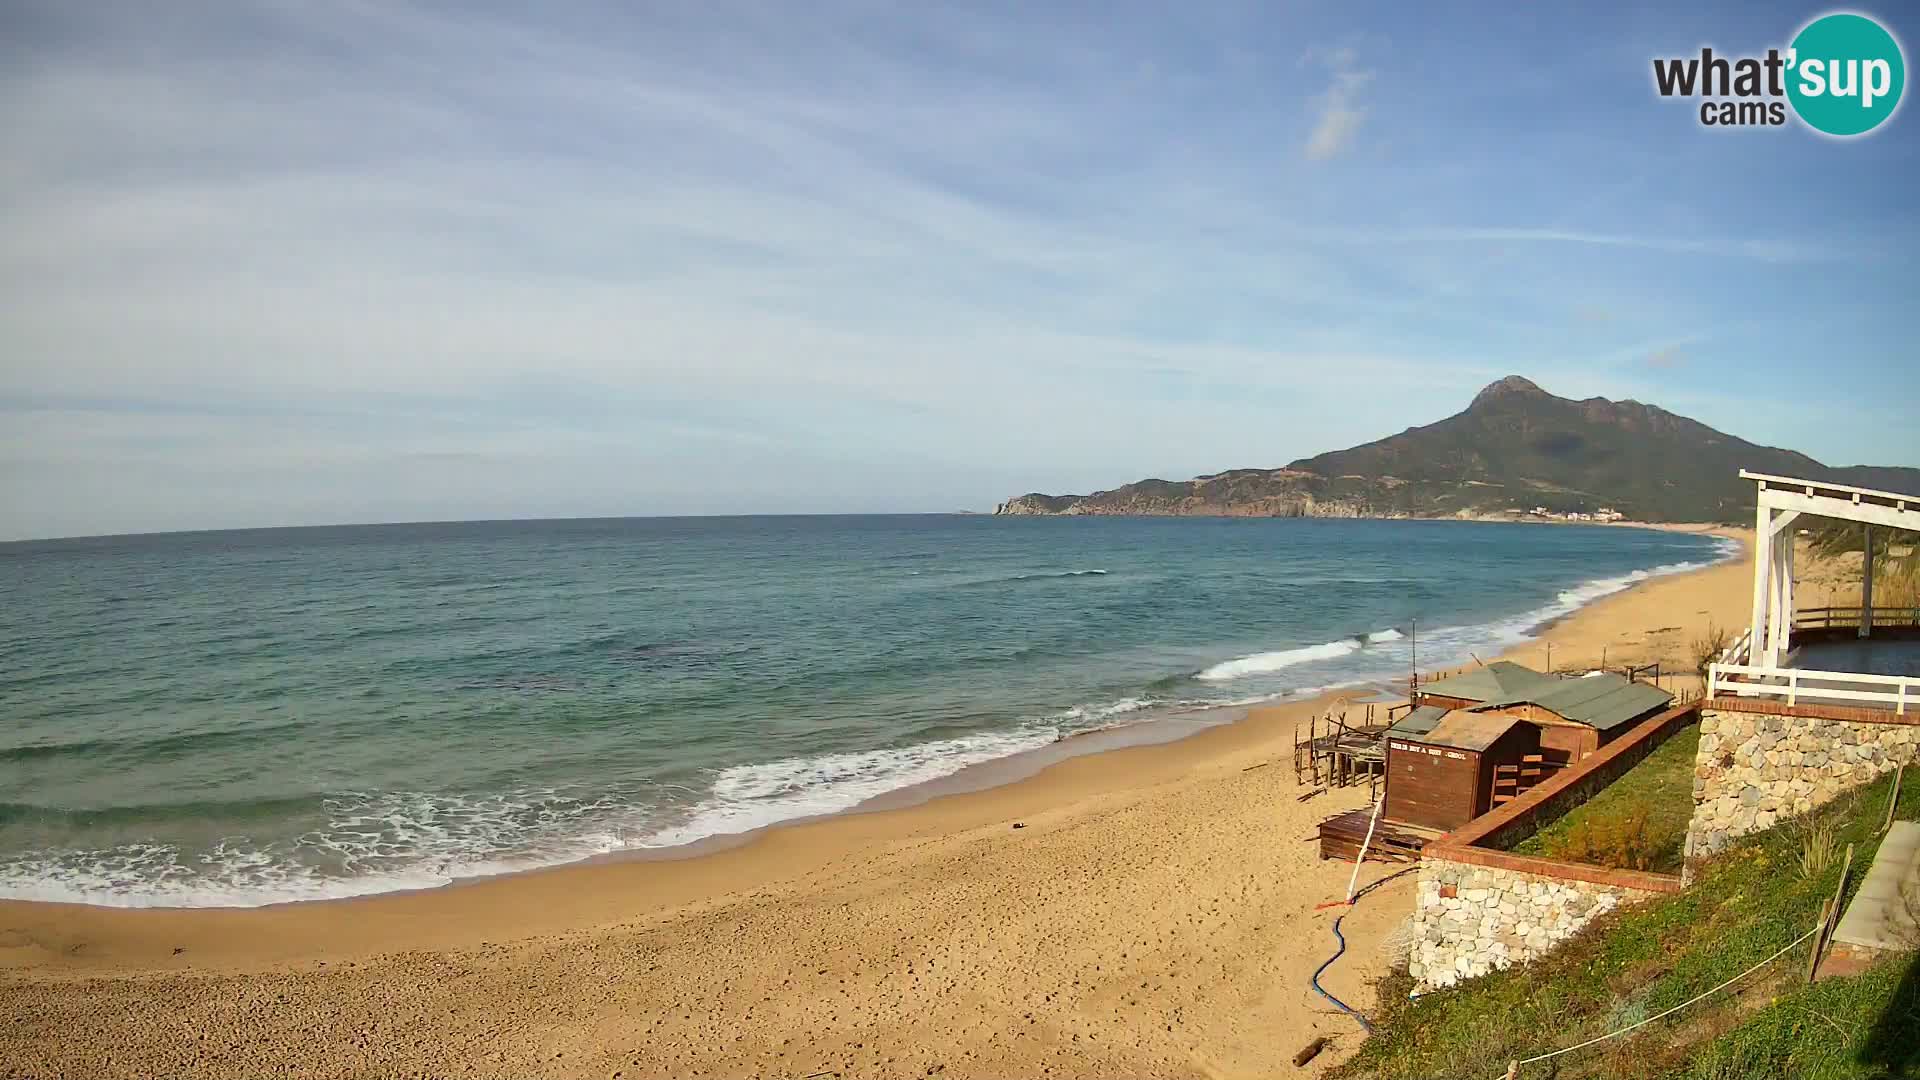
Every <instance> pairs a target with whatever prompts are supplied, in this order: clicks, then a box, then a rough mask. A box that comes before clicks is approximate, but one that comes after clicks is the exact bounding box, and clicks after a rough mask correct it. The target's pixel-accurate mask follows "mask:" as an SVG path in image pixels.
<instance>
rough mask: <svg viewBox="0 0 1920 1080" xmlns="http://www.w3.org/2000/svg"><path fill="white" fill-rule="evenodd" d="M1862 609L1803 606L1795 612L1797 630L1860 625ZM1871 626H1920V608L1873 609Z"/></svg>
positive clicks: (1892, 627) (1894, 627)
mask: <svg viewBox="0 0 1920 1080" xmlns="http://www.w3.org/2000/svg"><path fill="white" fill-rule="evenodd" d="M1860 612H1861V609H1860V608H1857V607H1820V608H1801V609H1800V610H1798V611H1796V612H1794V613H1793V628H1794V629H1795V630H1833V629H1844V628H1846V627H1849V626H1859V625H1860ZM1868 625H1869V626H1874V627H1885V628H1887V629H1899V628H1905V627H1912V626H1920V608H1911V607H1897V608H1882V607H1877V608H1874V609H1873V615H1872V619H1871V621H1870V622H1869V623H1868Z"/></svg>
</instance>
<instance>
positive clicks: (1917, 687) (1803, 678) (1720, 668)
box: [1707, 607, 1920, 716]
mask: <svg viewBox="0 0 1920 1080" xmlns="http://www.w3.org/2000/svg"><path fill="white" fill-rule="evenodd" d="M1860 614H1861V609H1860V608H1857V607H1852V608H1845V607H1824V608H1803V609H1800V610H1798V611H1795V612H1794V613H1793V628H1794V629H1795V630H1816V629H1834V628H1842V627H1849V626H1859V625H1860ZM1871 625H1872V626H1874V627H1882V628H1889V629H1891V628H1912V627H1920V608H1875V609H1874V611H1873V616H1872V623H1871ZM1752 658H1753V630H1752V629H1751V628H1748V630H1747V631H1746V632H1745V633H1743V634H1741V635H1740V636H1739V637H1738V638H1736V639H1734V642H1733V644H1731V645H1729V646H1727V648H1726V649H1725V651H1723V652H1721V654H1720V659H1719V660H1718V661H1717V662H1715V663H1713V664H1710V665H1708V667H1707V696H1708V697H1718V696H1721V695H1727V696H1731V697H1766V698H1779V699H1783V700H1784V701H1785V703H1786V704H1788V705H1798V704H1800V703H1801V701H1802V699H1805V700H1807V701H1812V702H1830V703H1858V704H1862V705H1866V706H1868V707H1870V708H1886V707H1888V706H1891V707H1892V709H1893V711H1894V713H1895V714H1896V715H1902V716H1904V715H1905V714H1906V711H1907V708H1908V706H1909V705H1912V706H1920V678H1916V677H1914V676H1910V675H1868V674H1865V673H1863V672H1855V671H1818V670H1814V669H1811V668H1776V667H1754V666H1752V665H1751V664H1750V663H1749V662H1748V661H1750V660H1752Z"/></svg>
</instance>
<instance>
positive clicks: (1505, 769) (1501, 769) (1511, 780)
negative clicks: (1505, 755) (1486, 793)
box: [1493, 754, 1566, 806]
mask: <svg viewBox="0 0 1920 1080" xmlns="http://www.w3.org/2000/svg"><path fill="white" fill-rule="evenodd" d="M1564 768H1566V763H1565V762H1560V761H1548V760H1547V759H1546V757H1545V756H1543V755H1541V754H1528V755H1527V756H1526V757H1523V758H1521V759H1520V762H1519V764H1511V763H1507V764H1499V765H1495V766H1494V767H1493V805H1495V806H1505V805H1506V804H1508V803H1510V802H1512V801H1513V800H1515V799H1517V798H1519V797H1520V796H1522V795H1525V794H1526V793H1527V792H1528V791H1530V790H1532V788H1533V787H1534V785H1536V784H1538V783H1540V782H1541V781H1543V780H1545V779H1546V778H1547V777H1549V776H1551V775H1553V773H1554V772H1555V771H1557V770H1559V769H1564Z"/></svg>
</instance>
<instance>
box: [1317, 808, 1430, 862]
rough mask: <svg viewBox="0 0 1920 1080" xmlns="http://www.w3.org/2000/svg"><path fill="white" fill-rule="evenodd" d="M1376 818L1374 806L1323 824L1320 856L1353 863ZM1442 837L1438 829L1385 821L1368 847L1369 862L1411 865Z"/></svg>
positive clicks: (1338, 816)
mask: <svg viewBox="0 0 1920 1080" xmlns="http://www.w3.org/2000/svg"><path fill="white" fill-rule="evenodd" d="M1372 816H1373V810H1372V808H1370V807H1361V808H1360V809H1358V810H1349V811H1347V812H1346V813H1344V814H1335V815H1334V816H1332V817H1330V818H1328V819H1326V820H1325V821H1322V822H1321V823H1320V857H1321V858H1322V859H1342V860H1347V861H1352V860H1353V859H1354V858H1355V857H1357V856H1358V855H1359V854H1360V844H1361V842H1362V841H1364V840H1365V839H1366V838H1367V820H1368V819H1369V818H1370V817H1372ZM1439 836H1440V830H1438V829H1426V828H1421V827H1420V826H1418V825H1408V824H1406V823H1405V822H1400V821H1388V820H1387V819H1385V818H1382V819H1381V820H1380V824H1379V825H1377V826H1375V828H1374V830H1373V843H1372V844H1370V845H1368V847H1367V861H1368V862H1387V863H1408V862H1416V861H1418V860H1419V858H1420V849H1421V848H1424V847H1426V846H1427V843H1428V842H1429V841H1431V840H1434V839H1436V838H1438V837H1439Z"/></svg>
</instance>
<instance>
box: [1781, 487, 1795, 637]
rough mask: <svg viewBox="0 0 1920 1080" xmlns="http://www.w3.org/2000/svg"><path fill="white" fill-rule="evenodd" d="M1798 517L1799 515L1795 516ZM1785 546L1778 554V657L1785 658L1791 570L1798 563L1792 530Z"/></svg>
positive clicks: (1789, 626)
mask: <svg viewBox="0 0 1920 1080" xmlns="http://www.w3.org/2000/svg"><path fill="white" fill-rule="evenodd" d="M1795 517H1799V515H1795ZM1784 540H1786V546H1784V548H1782V552H1780V655H1782V657H1786V655H1788V653H1789V651H1791V650H1793V569H1795V563H1797V561H1799V555H1797V548H1799V544H1795V542H1793V528H1788V530H1786V536H1784Z"/></svg>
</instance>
